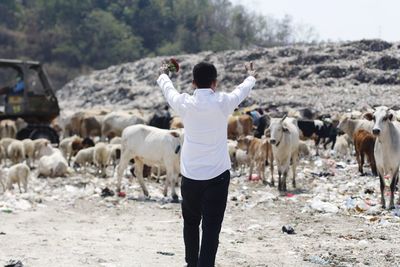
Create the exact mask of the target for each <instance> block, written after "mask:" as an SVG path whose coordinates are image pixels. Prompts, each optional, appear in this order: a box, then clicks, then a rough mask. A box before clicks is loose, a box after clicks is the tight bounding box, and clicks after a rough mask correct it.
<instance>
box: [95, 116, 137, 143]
mask: <svg viewBox="0 0 400 267" xmlns="http://www.w3.org/2000/svg"><path fill="white" fill-rule="evenodd" d="M144 122H145V121H144V119H143V118H142V117H140V114H138V113H137V114H130V113H128V112H123V111H118V112H111V113H109V114H107V115H106V116H105V117H104V119H103V123H102V126H101V134H102V136H103V138H106V137H108V138H109V139H111V138H113V137H115V136H121V134H122V131H123V130H124V129H125V128H126V127H128V126H131V125H135V124H143V123H144Z"/></svg>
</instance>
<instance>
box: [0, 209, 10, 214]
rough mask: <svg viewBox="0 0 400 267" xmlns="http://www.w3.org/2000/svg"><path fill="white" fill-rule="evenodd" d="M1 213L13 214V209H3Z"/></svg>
mask: <svg viewBox="0 0 400 267" xmlns="http://www.w3.org/2000/svg"><path fill="white" fill-rule="evenodd" d="M1 212H4V213H12V212H13V211H12V209H1Z"/></svg>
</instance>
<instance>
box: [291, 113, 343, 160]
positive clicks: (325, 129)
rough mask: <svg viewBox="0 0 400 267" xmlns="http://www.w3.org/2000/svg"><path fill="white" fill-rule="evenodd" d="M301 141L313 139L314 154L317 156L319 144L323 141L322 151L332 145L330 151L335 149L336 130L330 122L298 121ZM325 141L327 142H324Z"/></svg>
mask: <svg viewBox="0 0 400 267" xmlns="http://www.w3.org/2000/svg"><path fill="white" fill-rule="evenodd" d="M297 126H298V128H299V129H300V132H301V137H302V139H308V138H315V146H316V150H317V151H316V153H317V155H319V143H320V142H321V140H322V141H323V146H324V149H326V146H327V145H328V144H329V143H332V147H331V149H333V148H334V147H335V143H336V136H337V128H336V127H335V126H334V125H333V123H331V122H330V121H321V120H298V121H297ZM326 139H327V140H326Z"/></svg>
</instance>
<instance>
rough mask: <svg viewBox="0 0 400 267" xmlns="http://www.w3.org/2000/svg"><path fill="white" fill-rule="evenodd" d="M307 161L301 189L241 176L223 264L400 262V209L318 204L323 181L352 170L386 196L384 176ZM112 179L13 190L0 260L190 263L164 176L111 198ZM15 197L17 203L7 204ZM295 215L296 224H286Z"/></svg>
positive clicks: (0, 230) (1, 213)
mask: <svg viewBox="0 0 400 267" xmlns="http://www.w3.org/2000/svg"><path fill="white" fill-rule="evenodd" d="M304 166H305V165H304ZM304 166H301V167H300V171H301V173H304V174H305V175H300V177H299V179H298V185H299V189H297V190H296V191H293V192H292V193H293V194H294V195H293V196H292V195H288V196H286V197H281V196H279V194H278V193H277V191H276V189H275V188H271V187H270V186H264V185H262V184H261V183H260V182H250V181H247V180H246V179H245V177H244V176H241V177H233V178H232V180H231V186H230V196H229V202H228V207H227V211H226V216H225V221H224V223H223V229H222V233H221V236H220V246H219V251H218V255H217V266H221V267H222V266H322V265H326V266H395V265H397V264H398V262H399V260H400V246H399V243H400V231H399V228H400V227H399V226H400V224H399V217H397V216H395V215H393V213H392V212H389V211H382V210H381V209H380V208H379V207H378V205H374V204H372V205H373V206H375V207H374V208H375V209H378V212H377V213H376V214H374V215H369V214H372V213H368V214H366V213H365V212H364V211H362V210H361V208H356V209H355V210H354V209H345V208H343V206H340V205H339V204H337V206H338V207H339V211H338V212H336V211H334V212H324V211H322V212H321V211H316V210H313V209H312V208H310V202H311V201H312V200H313V198H314V197H315V196H316V195H318V194H321V195H323V194H326V192H325V191H324V192H322V191H318V190H320V185H321V183H322V184H325V185H330V184H340V183H341V182H343V181H344V182H347V181H346V179H353V180H355V181H360V183H361V182H362V181H365V182H366V183H373V185H374V188H373V190H375V191H376V192H374V193H373V195H372V197H371V199H373V200H375V201H376V200H379V199H378V196H379V191H378V179H375V178H373V177H369V178H366V177H359V176H357V174H356V166H355V165H354V164H352V165H349V167H347V169H346V170H344V172H346V173H347V177H346V175H341V174H340V173H336V175H335V176H332V177H330V178H329V177H328V178H327V180H321V179H323V178H319V177H315V176H310V175H309V174H308V172H307V169H306V167H304ZM112 183H114V180H113V179H112V178H109V179H106V180H105V179H97V178H90V179H88V177H85V178H82V177H79V176H77V177H74V178H57V179H54V180H51V181H47V180H46V179H37V178H33V181H32V183H31V185H30V188H33V192H31V193H29V192H28V194H19V193H17V190H15V192H13V193H9V192H8V193H7V194H4V195H3V196H2V197H0V208H1V209H0V244H1V246H0V264H5V263H6V262H7V261H8V260H10V259H18V260H21V261H22V262H23V263H24V265H25V266H31V267H35V266H107V267H113V266H118V267H130V266H132V267H133V266H184V247H183V239H182V218H181V213H180V205H179V204H175V203H169V202H168V201H166V199H164V198H162V196H161V191H162V184H158V183H156V182H155V181H147V184H148V186H149V189H150V193H151V195H152V196H153V197H152V198H151V199H150V200H146V199H143V198H142V197H141V196H142V193H141V190H140V188H139V187H138V185H137V183H136V181H134V182H133V184H131V185H130V186H129V188H128V189H127V190H126V191H127V193H128V196H127V197H126V198H118V197H107V198H102V197H101V196H100V195H99V193H98V191H99V189H98V188H101V187H102V186H104V185H107V184H109V185H111V184H112ZM315 184H318V186H315ZM127 185H128V180H126V181H125V186H127ZM97 187H98V188H97ZM356 187H360V188H359V189H360V190H363V188H365V186H363V185H362V186H357V184H356ZM318 192H321V193H318ZM332 192H334V190H330V194H331V195H332V194H333V193H332ZM347 194H349V195H354V193H351V192H349V191H348V193H347ZM0 196H1V195H0ZM333 197H334V198H335V199H336V198H337V196H335V195H334V194H333ZM5 199H7V200H8V202H7V201H5ZM10 199H11V200H10ZM22 200H23V202H21V201H22ZM2 201H3V202H2ZM18 201H19V202H18ZM7 203H8V204H7ZM10 203H14V206H15V207H16V208H14V209H7V208H6V207H10V205H11V204H10ZM15 203H17V204H18V203H25V204H26V205H25V206H24V205H21V204H19V205H17V204H15ZM27 203H28V204H27ZM338 203H339V202H338ZM7 205H8V206H7ZM311 206H312V205H311ZM288 224H289V225H291V226H292V227H293V228H294V229H295V231H296V234H294V235H288V234H286V233H282V230H281V229H282V226H283V225H288Z"/></svg>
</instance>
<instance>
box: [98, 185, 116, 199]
mask: <svg viewBox="0 0 400 267" xmlns="http://www.w3.org/2000/svg"><path fill="white" fill-rule="evenodd" d="M114 195H115V193H114V191H112V190H111V189H109V188H108V187H106V188H104V189H103V190H101V197H103V198H104V197H113V196H114Z"/></svg>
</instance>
